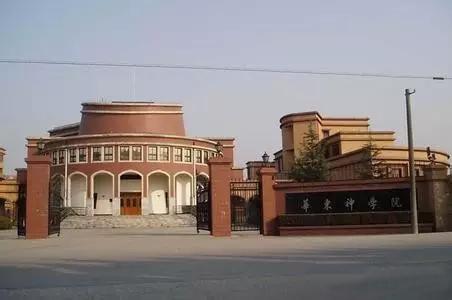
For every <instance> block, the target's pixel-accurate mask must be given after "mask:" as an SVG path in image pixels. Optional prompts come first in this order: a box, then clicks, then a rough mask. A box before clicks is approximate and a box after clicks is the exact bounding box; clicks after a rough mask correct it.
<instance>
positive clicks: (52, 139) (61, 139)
mask: <svg viewBox="0 0 452 300" xmlns="http://www.w3.org/2000/svg"><path fill="white" fill-rule="evenodd" d="M115 137H119V138H125V137H151V138H170V139H181V140H189V141H198V142H204V143H209V144H211V145H215V144H216V142H215V141H211V140H207V139H202V138H192V137H187V136H179V135H166V134H153V133H105V134H86V135H76V136H68V137H50V138H46V141H47V143H50V144H51V143H54V142H64V141H71V140H78V139H92V138H115ZM37 139H39V138H37ZM225 146H227V145H225Z"/></svg>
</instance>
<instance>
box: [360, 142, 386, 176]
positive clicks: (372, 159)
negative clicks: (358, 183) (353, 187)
mask: <svg viewBox="0 0 452 300" xmlns="http://www.w3.org/2000/svg"><path fill="white" fill-rule="evenodd" d="M363 150H364V151H363V157H362V158H361V160H360V162H359V165H358V170H357V172H358V176H359V178H361V179H376V178H383V177H386V174H385V172H384V169H383V167H382V164H383V161H382V160H378V156H379V155H380V153H381V151H380V150H379V149H378V148H377V146H376V145H375V144H374V143H373V141H372V137H370V139H369V142H368V143H367V144H365V145H364V146H363Z"/></svg>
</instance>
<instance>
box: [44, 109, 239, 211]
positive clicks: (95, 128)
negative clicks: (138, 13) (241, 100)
mask: <svg viewBox="0 0 452 300" xmlns="http://www.w3.org/2000/svg"><path fill="white" fill-rule="evenodd" d="M81 114H82V116H81V121H80V123H75V124H70V125H65V126H61V127H56V128H53V129H51V130H50V131H49V133H50V136H49V138H48V140H46V141H45V152H47V153H49V155H50V156H51V160H52V165H51V177H52V180H53V181H60V184H61V187H62V188H61V196H62V198H63V199H64V206H67V207H72V208H73V209H74V210H76V211H77V212H79V213H80V214H86V215H114V216H118V215H149V214H172V213H183V212H187V211H189V210H190V208H191V206H193V205H196V197H195V191H196V187H197V186H198V185H203V184H205V183H206V182H207V181H208V178H209V169H208V165H207V161H208V160H209V158H210V157H212V156H215V155H216V154H217V151H216V145H217V143H218V142H219V143H221V144H222V146H223V149H224V156H228V157H230V158H231V159H233V150H234V139H233V138H192V137H187V136H186V135H185V127H184V121H183V111H182V106H181V105H178V104H159V103H153V102H111V103H93V102H90V103H82V110H81Z"/></svg>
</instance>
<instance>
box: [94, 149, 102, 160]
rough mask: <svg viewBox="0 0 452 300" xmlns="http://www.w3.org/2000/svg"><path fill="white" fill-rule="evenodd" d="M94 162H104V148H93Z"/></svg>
mask: <svg viewBox="0 0 452 300" xmlns="http://www.w3.org/2000/svg"><path fill="white" fill-rule="evenodd" d="M93 161H102V147H93Z"/></svg>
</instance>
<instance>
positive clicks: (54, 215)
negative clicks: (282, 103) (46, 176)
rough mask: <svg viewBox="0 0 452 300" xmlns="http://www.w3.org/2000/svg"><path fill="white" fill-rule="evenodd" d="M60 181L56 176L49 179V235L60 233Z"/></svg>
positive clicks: (61, 197) (61, 205) (61, 202)
mask: <svg viewBox="0 0 452 300" xmlns="http://www.w3.org/2000/svg"><path fill="white" fill-rule="evenodd" d="M61 185H62V181H61V180H60V178H59V177H58V176H56V177H54V178H53V179H52V180H51V181H50V187H49V235H51V234H55V233H57V234H58V235H60V223H61V210H62V207H63V196H62V195H61V194H62V186H61Z"/></svg>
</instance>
